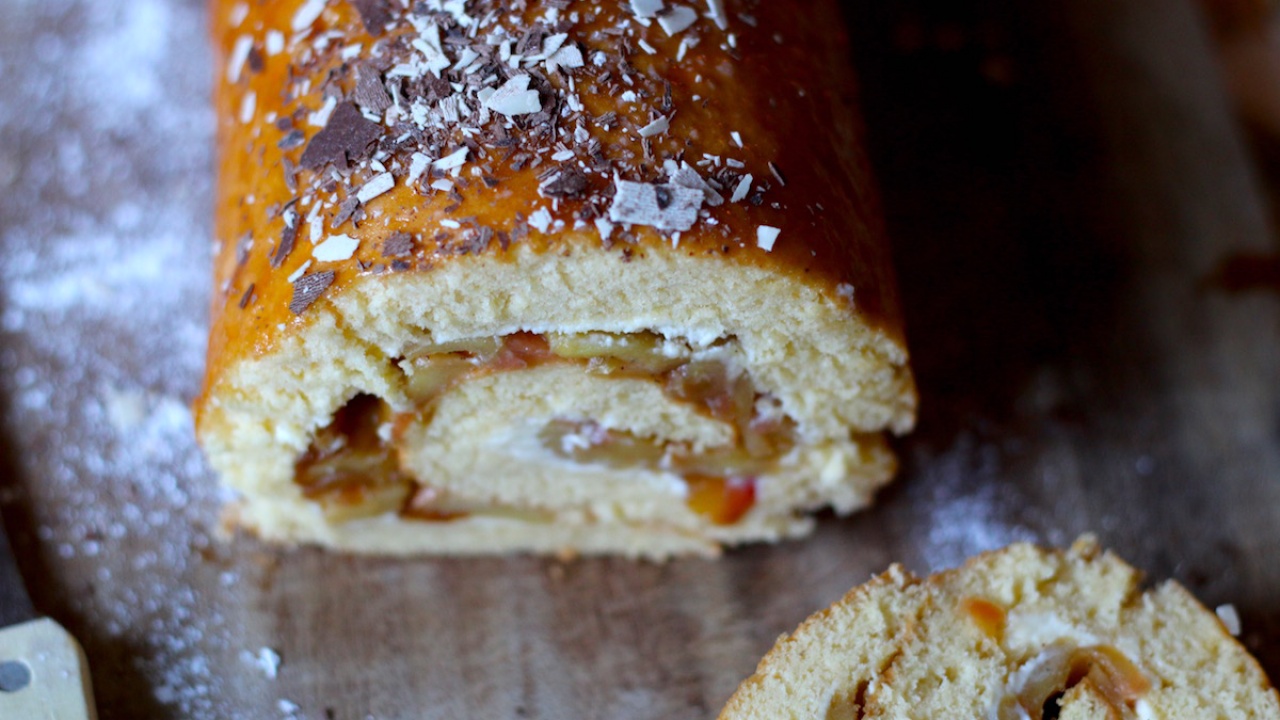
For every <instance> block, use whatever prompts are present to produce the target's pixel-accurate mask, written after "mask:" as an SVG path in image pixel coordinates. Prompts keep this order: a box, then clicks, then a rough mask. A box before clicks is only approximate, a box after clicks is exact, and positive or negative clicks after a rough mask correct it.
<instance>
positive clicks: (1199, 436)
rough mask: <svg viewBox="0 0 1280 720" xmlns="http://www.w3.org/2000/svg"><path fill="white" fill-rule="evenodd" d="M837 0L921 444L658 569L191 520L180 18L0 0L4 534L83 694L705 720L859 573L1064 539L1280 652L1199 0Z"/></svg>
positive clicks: (203, 69) (192, 80)
mask: <svg viewBox="0 0 1280 720" xmlns="http://www.w3.org/2000/svg"><path fill="white" fill-rule="evenodd" d="M848 5H849V15H850V18H851V28H852V31H853V34H854V36H855V38H856V39H857V41H858V42H857V46H858V57H857V60H858V63H859V67H860V69H861V72H862V75H863V78H864V80H865V88H864V93H863V100H864V103H865V105H866V108H867V116H868V124H869V127H870V138H871V140H870V150H871V152H872V155H873V156H874V158H875V159H876V163H877V166H878V167H879V169H880V176H881V179H882V185H883V190H884V203H885V206H886V210H887V213H888V216H889V225H890V228H891V231H892V235H893V236H894V238H895V242H896V246H895V252H896V256H897V260H898V264H899V267H900V270H901V279H902V285H903V288H904V294H905V297H906V304H907V307H908V311H909V312H908V317H909V322H910V334H911V341H912V348H913V353H914V357H915V363H916V368H917V370H918V372H919V376H920V380H921V386H922V396H923V403H924V409H923V415H922V419H921V423H920V428H919V430H918V432H916V433H915V434H914V435H912V436H911V437H909V438H905V439H903V440H902V441H901V442H899V443H898V448H899V450H900V452H901V455H902V457H903V459H904V469H903V473H902V477H901V479H900V480H899V482H898V483H896V484H895V485H894V486H893V487H892V488H891V489H889V490H887V491H886V492H885V493H883V494H882V495H881V497H880V503H879V506H878V507H877V508H875V509H874V510H871V511H869V512H865V513H862V514H860V515H858V516H856V517H853V518H850V519H847V520H839V519H835V518H827V519H826V520H824V521H823V522H822V523H821V526H820V529H819V530H818V532H817V534H816V535H815V536H814V537H813V538H812V539H811V540H808V541H805V542H798V543H789V544H785V545H781V546H778V547H771V548H767V547H751V548H746V549H742V550H739V551H735V552H732V553H730V554H728V555H727V556H726V557H725V558H723V559H721V560H719V561H714V562H713V561H705V560H688V561H679V562H672V563H668V564H665V565H651V564H635V563H631V562H625V561H620V560H607V559H605V560H583V561H578V562H572V563H567V564H565V563H561V562H557V561H554V560H542V559H528V558H499V559H484V560H468V561H459V560H411V561H402V560H385V559H355V558H350V557H343V556H337V555H327V554H324V553H320V552H316V551H313V550H298V551H293V552H286V551H278V550H273V549H270V548H265V547H262V546H260V545H258V544H256V543H254V542H253V541H250V540H246V539H243V538H240V539H234V540H231V541H226V540H223V539H219V538H218V537H217V534H216V513H217V506H218V501H219V498H218V493H217V490H216V486H215V485H214V483H213V480H212V479H211V477H210V476H209V473H208V471H207V469H206V468H205V467H204V465H203V463H202V461H201V459H200V456H199V454H198V452H197V451H196V449H195V448H194V446H193V444H192V440H191V431H190V427H189V423H190V416H189V413H188V411H187V410H186V405H185V404H186V401H187V398H189V397H191V396H192V395H193V394H194V392H195V389H196V387H197V384H198V382H199V376H200V370H201V362H202V352H203V347H202V346H203V341H204V336H203V333H204V322H205V303H206V298H207V297H208V293H209V281H208V263H209V254H208V250H207V242H208V237H209V235H210V230H209V216H210V209H209V198H210V183H211V177H210V173H211V162H210V146H211V128H212V123H211V121H210V117H209V115H208V112H209V111H208V109H207V103H206V99H205V98H206V97H207V93H208V89H209V83H208V79H209V78H210V77H211V76H212V73H213V72H214V71H213V69H212V68H211V67H210V63H211V61H210V59H209V54H208V52H207V51H206V49H205V38H204V35H203V33H204V31H205V27H204V20H203V14H202V13H203V9H204V3H203V2H201V0H168V1H166V0H133V2H130V3H93V2H88V1H87V0H48V1H47V2H42V3H26V2H17V3H13V2H9V3H4V4H3V5H2V6H0V89H3V93H0V139H2V141H0V190H3V192H0V244H2V246H0V333H3V335H2V341H0V370H3V372H0V391H2V393H0V402H3V409H4V417H5V431H4V434H3V436H0V437H2V440H3V448H0V457H2V458H3V459H4V464H3V466H2V467H0V472H2V475H0V478H2V483H0V487H2V488H3V492H4V494H3V499H4V501H5V502H4V505H3V509H4V521H5V523H6V524H7V525H9V526H10V528H12V529H13V530H14V533H15V535H16V538H15V544H16V545H17V546H18V548H19V552H20V554H21V555H22V561H23V570H24V575H25V577H26V580H27V583H28V585H30V586H31V591H32V594H33V595H34V597H35V600H36V603H37V605H38V606H39V607H40V608H41V609H42V610H43V611H44V612H46V613H48V614H50V615H52V616H53V617H55V618H56V619H57V620H59V621H60V622H62V623H63V624H65V625H66V626H67V627H69V628H70V629H72V630H73V632H74V633H75V634H76V635H77V636H78V637H79V638H80V639H81V641H82V642H83V644H84V646H85V649H86V651H87V653H88V656H89V660H90V664H91V666H92V667H93V673H94V679H95V681H96V686H95V694H96V696H97V699H98V703H99V706H100V715H101V717H102V718H104V720H111V719H113V718H130V719H132V718H187V717H201V718H203V717H217V718H239V717H243V718H272V717H306V718H338V719H348V718H350V719H360V718H368V717H372V718H380V719H381V718H464V717H465V718H473V717H484V718H506V717H528V718H596V717H610V718H664V719H670V718H691V719H692V718H706V717H710V716H713V715H714V714H715V713H716V711H717V710H718V709H719V707H720V706H721V705H722V704H723V703H724V701H725V700H726V699H727V698H728V697H729V695H730V693H731V692H732V691H733V689H734V688H735V686H736V684H737V683H738V681H739V680H741V679H742V678H743V677H745V676H746V675H747V674H748V673H749V672H750V671H751V670H752V668H753V667H754V665H755V663H756V661H757V660H758V659H759V657H760V656H761V655H762V654H763V653H764V652H765V651H766V650H767V649H768V648H769V646H770V645H771V644H772V642H773V641H774V639H775V638H776V637H777V636H778V634H780V633H783V632H786V631H789V630H790V629H791V628H793V627H794V626H795V625H796V624H797V623H798V622H799V621H800V620H801V619H803V618H804V617H805V616H806V615H808V614H809V613H811V612H813V611H814V610H816V609H818V608H820V607H822V606H824V605H826V604H828V603H830V602H831V601H833V600H834V599H836V598H837V597H839V596H840V595H841V594H842V593H843V592H844V591H845V590H847V589H848V588H849V587H850V586H852V585H854V584H855V583H858V582H861V581H863V580H865V579H866V578H867V577H868V576H869V575H870V574H871V573H873V572H876V571H879V570H881V569H883V568H884V567H885V566H886V565H887V564H888V563H890V562H892V561H895V560H896V561H902V562H904V563H905V564H906V565H907V566H908V567H910V568H912V569H914V570H916V571H920V572H924V571H929V570H933V569H937V568H940V567H945V566H949V565H954V564H956V563H958V562H959V561H960V560H961V559H963V558H964V557H965V556H967V555H969V554H972V553H974V552H977V551H981V550H985V549H989V548H993V547H997V546H1000V545H1003V544H1005V543H1007V542H1010V541H1013V540H1019V539H1031V540H1038V541H1044V542H1051V543H1067V542H1069V541H1070V540H1071V539H1073V538H1074V537H1075V536H1076V535H1077V534H1079V533H1082V532H1086V531H1092V532H1095V533H1097V534H1098V535H1099V536H1100V537H1101V539H1102V540H1103V542H1104V543H1106V544H1107V545H1109V546H1111V547H1114V548H1115V549H1116V550H1118V551H1119V552H1120V553H1121V554H1122V555H1124V556H1125V557H1127V558H1129V559H1130V560H1132V561H1133V562H1134V563H1135V564H1138V565H1139V566H1142V567H1145V568H1146V569H1148V570H1149V571H1150V573H1151V574H1152V575H1153V576H1154V577H1157V578H1161V577H1166V576H1172V577H1176V578H1178V579H1179V580H1181V581H1183V582H1184V583H1186V584H1187V585H1188V586H1189V587H1190V588H1191V589H1192V591H1193V592H1195V593H1196V594H1197V595H1198V596H1199V597H1201V598H1202V599H1203V600H1204V602H1206V603H1207V604H1208V605H1210V606H1214V605H1217V604H1221V603H1234V604H1235V606H1236V607H1237V608H1238V609H1239V612H1240V615H1241V617H1242V618H1243V621H1244V628H1245V631H1244V640H1245V642H1246V643H1247V644H1248V645H1249V646H1250V648H1251V649H1252V650H1254V651H1255V652H1256V653H1257V654H1258V656H1259V657H1260V659H1261V660H1262V662H1263V664H1264V665H1265V666H1266V668H1267V670H1268V671H1269V673H1270V674H1271V675H1272V676H1273V677H1275V676H1280V601H1277V598H1278V597H1280V295H1277V294H1275V293H1268V292H1266V291H1257V292H1248V293H1228V292H1225V291H1223V290H1221V289H1219V288H1217V287H1216V286H1215V285H1214V284H1212V283H1206V282H1205V279H1206V278H1207V277H1209V276H1210V275H1211V274H1212V273H1213V271H1214V269H1215V268H1216V267H1218V265H1219V263H1221V262H1222V261H1223V260H1224V259H1225V258H1227V257H1229V256H1231V255H1232V254H1233V253H1238V252H1241V251H1255V252H1263V253H1266V252H1275V251H1276V250H1277V248H1276V246H1275V244H1274V240H1273V238H1272V235H1271V232H1270V222H1269V217H1268V214H1267V211H1266V208H1265V204H1264V202H1263V197H1264V193H1263V192H1262V190H1261V188H1262V187H1263V186H1262V184H1261V183H1262V181H1261V179H1260V178H1261V177H1262V176H1261V175H1260V174H1259V173H1258V172H1256V171H1255V170H1254V169H1253V165H1252V164H1251V160H1250V155H1249V153H1248V150H1247V147H1246V145H1245V143H1244V142H1243V140H1242V134H1241V133H1240V131H1239V130H1238V128H1237V127H1236V125H1235V123H1234V121H1233V119H1232V116H1231V113H1230V110H1229V107H1228V105H1227V103H1226V100H1225V98H1224V94H1223V90H1222V83H1221V81H1220V79H1219V77H1218V75H1217V71H1216V69H1215V66H1214V64H1213V61H1212V54H1211V51H1210V47H1209V45H1208V41H1207V36H1206V33H1205V31H1204V30H1203V28H1202V26H1201V23H1200V20H1199V17H1198V15H1197V13H1196V11H1195V8H1194V6H1193V5H1192V4H1191V3H1190V2H1187V1H1182V0H1162V1H1156V0H1046V1H1045V2H1039V3H1017V2H1012V0H1009V1H1008V2H1003V3H1002V2H994V3H920V2H906V1H905V0H904V1H902V2H873V1H872V0H858V1H857V2H852V3H848ZM931 5H938V6H941V7H937V8H934V7H930V6H931ZM161 29H163V32H162V31H161Z"/></svg>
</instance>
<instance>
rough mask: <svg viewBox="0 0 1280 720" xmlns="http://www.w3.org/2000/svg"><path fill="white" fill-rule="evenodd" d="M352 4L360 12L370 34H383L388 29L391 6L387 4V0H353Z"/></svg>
mask: <svg viewBox="0 0 1280 720" xmlns="http://www.w3.org/2000/svg"><path fill="white" fill-rule="evenodd" d="M351 4H352V5H354V6H355V8H356V12H358V13H360V19H361V20H362V21H363V22H364V29H365V30H368V31H369V34H370V35H381V34H382V33H383V32H384V31H385V30H386V28H387V23H389V22H391V8H389V7H388V6H387V1H386V0H351Z"/></svg>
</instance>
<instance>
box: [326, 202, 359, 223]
mask: <svg viewBox="0 0 1280 720" xmlns="http://www.w3.org/2000/svg"><path fill="white" fill-rule="evenodd" d="M358 209H360V198H358V197H356V196H355V195H348V196H347V199H346V200H343V201H342V202H341V203H340V204H339V205H338V212H337V213H336V214H334V216H333V220H331V221H329V227H331V228H333V229H334V230H337V229H338V228H340V227H342V225H343V223H345V222H346V221H348V220H350V219H351V218H352V216H354V215H355V214H356V211H357V210H358ZM352 225H358V223H357V222H352Z"/></svg>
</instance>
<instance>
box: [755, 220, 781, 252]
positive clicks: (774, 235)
mask: <svg viewBox="0 0 1280 720" xmlns="http://www.w3.org/2000/svg"><path fill="white" fill-rule="evenodd" d="M781 232H782V231H781V230H779V229H778V228H776V227H770V226H768V225H761V226H759V227H757V228H756V245H757V246H759V247H760V248H761V249H762V250H764V251H765V252H773V244H774V243H775V242H777V241H778V235H779V234H780V233H781Z"/></svg>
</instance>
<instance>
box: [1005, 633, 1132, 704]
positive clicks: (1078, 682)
mask: <svg viewBox="0 0 1280 720" xmlns="http://www.w3.org/2000/svg"><path fill="white" fill-rule="evenodd" d="M1033 662H1035V665H1034V666H1033V667H1032V672H1031V673H1030V674H1029V675H1028V676H1027V678H1026V680H1025V682H1024V684H1023V685H1022V687H1021V688H1020V689H1019V691H1018V692H1017V694H1016V695H1012V696H1009V697H1006V698H1005V699H1004V701H1003V702H1002V703H1001V705H1000V709H999V713H998V716H999V718H1000V720H1012V719H1013V718H1019V717H1030V718H1031V719H1032V720H1044V719H1045V718H1051V717H1057V716H1058V713H1059V711H1060V707H1059V701H1060V700H1061V699H1062V697H1063V696H1064V694H1065V693H1066V692H1067V691H1068V690H1070V689H1071V688H1074V687H1077V686H1080V687H1082V688H1084V689H1086V690H1089V691H1091V693H1092V694H1093V695H1095V696H1096V697H1098V698H1100V699H1101V700H1102V701H1103V702H1105V703H1106V705H1107V706H1108V708H1109V711H1110V712H1109V713H1108V714H1110V715H1112V716H1113V717H1116V718H1121V717H1130V716H1132V714H1133V712H1134V707H1135V704H1136V703H1137V701H1138V700H1139V699H1140V698H1141V697H1142V696H1143V695H1145V694H1146V693H1147V692H1148V691H1149V690H1150V689H1151V681H1150V680H1148V679H1147V677H1146V676H1145V675H1143V673H1142V671H1141V670H1139V669H1138V667H1137V666H1136V665H1134V664H1133V661H1132V660H1130V659H1129V658H1128V657H1126V656H1125V654H1124V653H1122V652H1120V651H1119V650H1117V649H1116V648H1114V647H1111V646H1110V645H1091V646H1088V647H1073V648H1069V649H1068V648H1063V647H1061V646H1051V647H1050V648H1049V649H1048V650H1046V651H1045V653H1044V654H1043V655H1042V656H1041V658H1039V659H1038V660H1037V661H1033Z"/></svg>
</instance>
